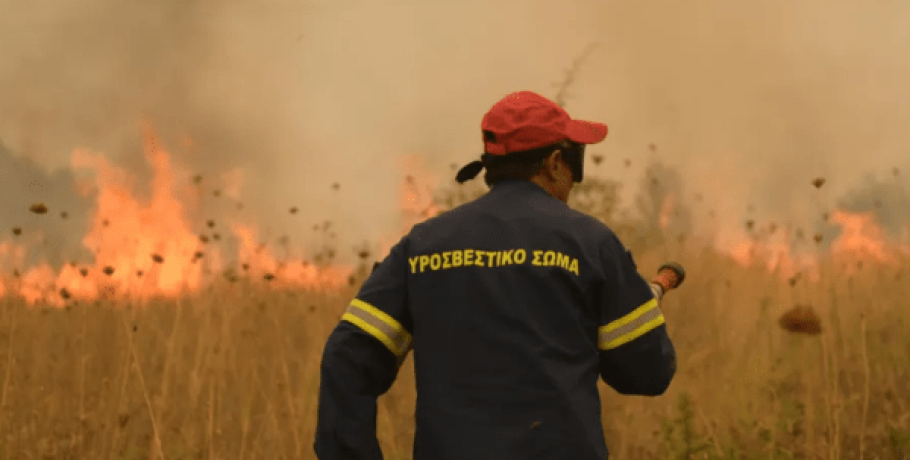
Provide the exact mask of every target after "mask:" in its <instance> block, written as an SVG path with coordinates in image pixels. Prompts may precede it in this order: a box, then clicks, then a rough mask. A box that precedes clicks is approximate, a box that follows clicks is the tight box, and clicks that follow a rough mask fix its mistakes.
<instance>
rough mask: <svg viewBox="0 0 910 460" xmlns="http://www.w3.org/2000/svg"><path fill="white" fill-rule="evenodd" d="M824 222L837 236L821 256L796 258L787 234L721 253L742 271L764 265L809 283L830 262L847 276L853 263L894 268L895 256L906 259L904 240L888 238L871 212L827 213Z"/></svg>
mask: <svg viewBox="0 0 910 460" xmlns="http://www.w3.org/2000/svg"><path fill="white" fill-rule="evenodd" d="M828 222H829V223H830V224H833V225H836V226H837V227H839V230H840V232H839V235H838V236H837V238H836V239H834V240H833V241H832V242H831V245H830V248H829V250H828V252H826V253H825V254H823V255H819V253H818V252H814V253H801V254H796V253H795V251H794V247H798V245H795V244H794V241H793V238H792V237H791V236H790V235H789V234H787V233H781V232H778V234H777V235H775V236H776V237H774V238H771V237H766V238H763V239H757V238H754V237H753V238H751V239H748V238H744V239H742V240H740V241H739V242H737V243H735V244H734V245H733V246H732V248H731V249H729V250H727V251H724V252H727V253H728V254H729V256H730V257H731V258H732V259H733V260H735V261H736V262H737V263H738V264H740V265H741V266H744V267H750V266H754V265H764V266H765V267H766V268H767V269H768V270H769V271H771V272H779V273H780V274H781V275H782V276H784V277H791V276H793V275H794V274H796V273H798V272H800V271H806V272H807V273H808V274H809V278H810V279H812V280H817V279H818V270H819V267H820V265H821V264H823V263H830V262H834V263H836V264H838V266H840V267H841V268H843V269H844V270H845V272H846V273H848V274H849V273H852V272H853V271H854V270H855V264H854V263H853V262H862V261H870V262H875V263H879V264H886V265H894V264H896V263H897V262H898V256H897V254H900V253H904V254H907V255H910V244H908V242H907V241H905V240H906V239H907V238H903V239H901V240H899V241H898V240H895V239H892V238H889V237H888V236H887V235H886V233H885V231H884V230H883V229H882V228H881V226H880V225H879V224H878V223H877V222H876V220H875V215H874V213H872V212H855V213H854V212H848V211H844V210H836V211H834V212H832V213H830V215H829V218H828ZM813 241H814V242H815V244H821V243H822V241H823V238H822V237H821V235H819V234H817V235H815V237H814V238H813Z"/></svg>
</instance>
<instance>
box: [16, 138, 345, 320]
mask: <svg viewBox="0 0 910 460" xmlns="http://www.w3.org/2000/svg"><path fill="white" fill-rule="evenodd" d="M143 140H144V143H143V144H144V156H145V159H146V160H147V162H148V164H149V165H150V166H151V169H152V172H153V174H152V177H151V181H150V184H149V185H150V190H151V193H150V196H149V197H148V199H146V200H141V199H139V198H137V196H136V195H135V194H134V192H133V186H134V185H135V183H136V179H135V178H134V177H132V176H131V175H130V174H128V173H127V172H126V171H125V170H123V169H120V168H117V167H115V166H113V165H111V164H110V163H109V162H108V161H107V160H106V159H105V157H104V156H102V155H100V154H95V153H91V152H87V151H84V150H77V151H75V152H73V155H72V159H71V165H72V167H73V168H75V169H88V170H91V171H92V172H93V173H94V177H93V180H92V182H91V183H88V182H82V183H80V185H79V191H80V192H81V193H87V194H91V195H94V197H95V204H96V206H95V211H94V214H93V216H92V217H91V228H90V229H89V230H88V232H87V233H86V235H85V236H84V238H83V239H82V243H83V245H84V246H85V247H86V248H88V249H89V250H90V251H92V253H93V254H94V260H93V262H92V263H90V264H85V265H79V264H75V263H72V264H67V265H64V266H62V267H60V268H59V269H56V270H55V269H53V268H52V267H51V266H49V265H47V264H40V265H37V266H34V267H30V268H27V269H25V270H24V272H23V273H21V274H18V272H16V273H17V275H14V276H13V277H7V278H4V277H0V296H10V295H12V296H17V297H21V298H22V299H24V300H25V301H27V302H28V303H29V304H35V303H38V302H45V303H49V304H52V305H58V306H61V305H63V304H64V303H65V301H66V300H68V299H76V300H94V299H99V298H114V299H117V298H127V299H149V298H153V297H176V296H178V295H181V294H184V293H190V292H193V291H197V290H199V289H201V288H202V287H204V286H205V285H206V284H208V283H211V282H213V281H214V280H215V279H216V278H217V277H216V276H214V275H213V274H217V273H219V272H223V271H224V269H225V268H226V267H225V265H226V264H225V263H224V262H223V260H226V256H225V254H224V252H225V248H224V245H217V246H216V243H212V244H207V242H208V241H209V239H208V237H207V236H205V235H200V231H199V230H198V229H196V227H202V226H201V225H199V226H194V225H193V224H192V221H191V220H190V219H189V214H198V212H193V211H198V201H199V199H198V198H199V190H198V189H194V188H192V187H186V188H184V189H180V190H178V189H177V187H176V185H177V184H179V183H181V178H182V177H183V176H188V175H186V174H180V173H178V171H177V170H176V168H175V167H174V165H172V163H171V156H170V154H169V153H168V152H167V151H166V150H165V149H164V148H163V147H162V146H161V145H160V143H159V141H158V139H157V138H156V136H155V134H154V133H153V131H152V130H151V128H149V127H148V126H145V127H144V129H143ZM198 177H199V176H197V178H198ZM195 182H196V185H199V182H200V180H196V181H195ZM241 184H242V174H241V172H240V171H239V170H232V171H230V172H228V173H227V174H225V175H224V176H222V183H221V184H219V185H221V186H222V188H221V189H219V192H224V194H225V196H227V197H230V198H234V199H239V198H240V191H241ZM178 192H179V193H178ZM219 195H220V193H219ZM34 207H35V206H33V208H34ZM32 211H33V212H35V211H34V209H33V210H32ZM194 220H199V221H202V219H194ZM213 223H214V221H212V220H211V219H209V225H208V227H207V228H211V227H212V224H213ZM225 224H226V227H229V228H231V229H232V230H233V233H234V235H235V236H236V237H237V239H238V241H239V244H238V247H237V252H238V253H237V257H236V260H237V261H238V262H237V264H238V265H239V264H241V263H242V264H243V265H244V266H246V267H248V269H249V270H248V271H249V273H250V274H253V275H256V276H261V277H262V278H264V279H266V280H268V281H270V282H271V284H272V286H274V287H277V288H292V287H305V288H312V289H331V288H336V287H338V286H341V285H342V284H344V283H346V282H347V279H348V276H349V275H350V273H352V272H353V270H352V269H350V268H347V267H344V266H341V265H333V266H331V267H317V266H315V265H312V264H308V263H306V262H305V261H304V260H303V259H288V260H282V261H279V260H278V259H277V258H275V257H274V256H273V255H272V251H271V249H269V248H268V247H262V245H260V244H259V242H258V240H257V236H256V235H257V230H256V227H255V225H252V224H244V223H240V222H225ZM219 225H220V223H219ZM16 233H17V236H18V232H16ZM212 238H213V239H214V240H215V241H216V242H217V241H219V240H220V239H221V238H220V235H218V234H217V233H213V234H212ZM27 249H28V247H27V246H26V245H25V244H22V245H19V244H14V243H0V269H2V270H3V272H8V271H10V270H9V269H10V268H13V269H15V268H20V267H21V265H22V263H23V261H24V259H25V256H26V254H27V252H28V251H27ZM238 270H239V267H238ZM4 274H5V273H4Z"/></svg>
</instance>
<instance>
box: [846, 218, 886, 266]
mask: <svg viewBox="0 0 910 460" xmlns="http://www.w3.org/2000/svg"><path fill="white" fill-rule="evenodd" d="M831 221H832V222H834V223H836V224H837V225H839V226H840V227H841V230H842V233H841V234H840V236H839V237H838V238H837V239H836V240H835V241H834V242H833V243H832V244H831V251H832V253H833V255H835V256H839V257H842V258H843V257H849V258H872V259H875V260H876V261H879V262H894V261H895V259H894V256H893V255H892V254H890V253H889V250H890V248H889V244H888V243H887V242H886V241H885V237H884V231H882V228H881V227H879V225H878V224H877V223H876V222H875V215H874V214H873V213H871V212H868V213H850V212H847V211H840V210H838V211H835V212H834V213H832V214H831Z"/></svg>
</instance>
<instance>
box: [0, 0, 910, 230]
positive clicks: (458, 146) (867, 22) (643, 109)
mask: <svg viewBox="0 0 910 460" xmlns="http://www.w3.org/2000/svg"><path fill="white" fill-rule="evenodd" d="M0 1H2V3H3V4H2V6H0V10H2V11H4V12H5V13H4V14H3V16H2V17H0V50H3V52H2V59H0V140H2V142H3V143H4V144H5V145H6V147H7V149H8V150H9V151H10V152H13V153H12V154H11V156H13V157H15V158H17V159H21V158H29V159H30V160H29V161H31V162H32V163H33V164H35V165H40V167H41V168H43V169H44V170H45V173H46V174H48V175H49V176H48V177H58V176H52V175H53V174H54V171H58V170H60V169H66V168H68V167H69V166H68V165H69V157H70V154H71V152H72V151H73V150H74V149H76V148H87V149H89V150H92V151H98V152H103V153H104V154H105V155H107V156H108V157H109V158H112V159H114V160H115V161H116V162H119V163H121V164H126V165H128V166H129V167H130V168H131V169H133V170H134V171H137V172H138V173H140V174H141V173H142V172H147V169H146V168H147V166H146V165H145V164H144V162H143V160H142V158H141V155H140V152H141V132H140V124H141V123H142V122H143V121H149V122H150V123H151V124H152V126H153V127H154V128H155V130H156V131H157V132H158V133H159V134H160V135H161V138H162V141H163V142H164V144H165V146H166V147H167V148H168V150H170V151H171V152H172V153H173V154H174V156H175V161H178V162H181V163H183V164H185V165H188V167H189V168H190V169H191V170H192V171H193V172H194V173H195V172H198V173H201V174H203V175H204V176H205V177H210V176H217V175H220V174H223V173H225V172H227V171H230V170H233V169H234V168H239V169H240V170H241V171H243V174H244V181H243V184H244V190H243V200H244V201H245V202H246V204H247V207H248V208H250V209H254V210H255V212H257V213H258V215H259V218H260V220H261V221H262V222H264V227H266V228H267V229H268V228H274V229H282V231H284V230H287V231H289V232H291V233H292V234H293V233H295V232H296V233H298V234H301V235H302V234H305V232H307V231H308V230H309V229H310V227H311V226H312V224H313V223H314V222H320V221H322V220H324V219H333V220H335V222H336V223H337V224H339V225H336V228H338V229H339V232H341V235H340V236H342V237H343V238H346V239H348V240H351V241H355V240H359V239H372V238H376V237H378V236H381V235H387V234H389V232H394V231H395V230H397V229H398V227H397V219H398V217H397V209H398V203H397V198H396V191H397V188H396V187H397V185H398V183H399V181H400V179H401V176H402V174H400V173H399V170H398V169H397V168H398V167H397V165H396V158H397V157H398V156H399V155H420V156H424V157H425V158H426V159H427V165H428V168H429V173H432V174H436V175H439V177H441V180H443V181H450V180H452V178H450V177H449V176H450V175H452V171H451V167H450V165H451V164H452V163H457V164H459V165H460V164H464V163H466V162H468V161H471V160H473V159H474V158H475V157H476V156H477V155H478V154H479V153H480V149H481V143H480V136H479V122H480V119H481V117H482V115H483V113H484V112H485V111H486V110H487V109H488V108H489V107H490V106H491V105H492V104H493V103H494V102H495V101H496V100H498V99H499V98H500V97H502V96H503V95H505V94H507V93H509V92H512V91H516V90H522V89H528V90H533V91H537V92H539V93H541V94H544V95H546V96H549V97H555V95H556V93H557V89H558V87H557V85H558V83H559V82H560V81H561V80H562V78H563V76H564V75H563V73H564V71H565V70H566V69H567V68H569V67H570V66H571V65H572V63H573V61H574V60H575V59H576V58H577V56H578V54H579V53H580V52H581V51H582V50H583V49H585V47H586V46H588V45H589V44H592V43H595V44H596V45H597V46H596V47H595V48H594V49H593V51H592V52H591V53H590V54H589V55H588V56H587V58H586V60H585V61H584V63H582V65H580V67H579V70H578V73H577V74H576V75H575V78H574V80H573V83H572V86H571V87H570V89H569V93H568V95H567V98H566V108H567V110H569V112H570V113H571V114H572V115H573V116H574V117H577V118H582V119H592V120H598V121H603V122H605V123H607V124H608V125H609V126H610V134H609V135H608V137H607V139H606V141H605V142H604V143H603V144H600V145H598V146H594V147H592V148H591V149H590V150H589V151H590V152H591V153H599V154H603V155H604V157H605V160H604V161H603V163H601V164H600V165H599V166H597V167H589V168H588V170H589V171H592V174H601V175H605V176H609V177H611V178H614V179H616V180H620V181H622V182H623V183H625V184H628V187H627V188H626V189H625V190H624V193H625V199H626V200H627V202H628V203H630V204H631V203H632V199H631V198H632V197H631V196H630V195H632V194H634V193H635V191H636V190H635V184H637V183H639V181H640V177H641V174H642V173H643V171H644V168H645V167H646V165H647V163H648V162H650V161H652V160H659V161H661V162H662V163H664V164H666V165H669V166H671V167H676V168H678V170H679V171H680V174H681V177H682V179H683V181H684V182H683V186H684V189H685V192H686V196H682V197H679V200H680V201H682V202H687V201H688V200H690V199H691V197H692V196H694V195H696V194H702V195H703V196H704V199H703V200H702V201H700V202H699V203H697V205H696V204H694V203H693V206H695V208H693V214H692V220H693V224H694V225H695V226H696V227H699V226H701V227H702V228H703V229H707V228H710V227H712V226H717V225H739V224H740V222H741V221H742V219H743V218H744V217H743V216H744V215H745V214H746V208H747V206H749V205H752V206H753V207H754V209H755V211H754V213H755V215H753V217H758V218H761V219H767V220H772V219H773V220H789V221H793V222H794V223H795V224H797V225H799V224H801V223H808V222H814V221H816V220H817V219H818V215H820V214H821V213H822V212H823V210H824V209H826V208H830V207H832V206H834V205H835V204H836V203H837V202H838V199H839V197H840V196H842V195H844V194H847V193H848V191H850V190H851V189H852V188H854V187H860V186H862V184H863V183H864V177H866V176H868V175H869V174H873V175H874V174H889V175H890V172H891V170H892V168H893V167H900V168H902V169H903V170H905V171H910V160H908V158H910V154H908V153H910V149H908V147H910V129H908V128H910V85H908V84H907V82H908V81H910V4H908V3H907V2H904V1H898V0H883V1H880V2H874V3H869V2H861V1H858V0H835V1H830V2H824V3H823V4H822V3H804V2H803V3H800V2H797V3H794V2H788V1H784V0H769V1H762V2H729V1H722V0H704V1H700V2H674V1H668V0H650V1H645V2H628V1H595V0H566V1H543V0H532V1H528V0H501V1H480V0H464V1H458V2H454V1H449V2H441V1H429V2H428V1H419V2H418V1H414V0H393V1H389V2H367V1H362V0H333V1H328V0H314V1H298V2H289V1H278V0H264V1H262V2H239V1H223V2H215V1H207V0H200V1H193V2H185V1H177V0H162V1H156V2H118V1H115V0H93V1H81V2H73V1H66V0H35V1H30V2H24V1H19V0H0ZM650 144H654V145H655V146H656V148H654V149H650V148H649V147H648V146H649V145H650ZM2 155H3V153H0V156H2ZM625 159H630V160H631V163H632V166H631V167H628V168H626V167H625V166H624V162H623V160H625ZM17 161H18V160H17ZM18 164H20V163H18V162H9V161H7V162H4V163H3V165H4V168H19V167H22V168H24V167H25V166H15V165H18ZM817 176H824V177H826V179H827V182H826V185H825V186H824V187H823V188H822V189H820V190H815V189H814V188H813V187H812V186H811V185H810V181H811V180H812V179H813V178H814V177H817ZM904 177H906V175H904V176H896V179H895V180H897V181H899V182H900V183H901V184H904V185H905V182H903V181H905V180H906V179H904ZM335 182H338V183H340V184H341V187H340V188H339V189H338V190H337V191H336V190H333V188H332V184H333V183H335ZM901 186H903V185H901ZM53 190H55V192H54V193H60V194H65V193H66V192H64V191H62V190H61V191H59V192H58V191H57V189H53ZM4 191H5V192H6V193H8V194H9V195H7V196H11V197H12V198H13V199H12V200H11V201H10V202H29V200H30V197H31V196H32V195H33V194H34V190H33V189H30V188H28V187H15V188H10V187H9V186H6V187H5V189H4ZM290 206H298V207H299V208H300V213H299V215H297V216H296V217H293V216H289V215H288V213H287V209H288V208H289V207H290ZM712 210H713V211H716V216H717V218H716V219H713V220H712V219H709V218H708V217H707V216H708V213H709V212H710V211H712ZM15 212H19V211H14V210H9V209H4V210H2V211H0V222H2V223H3V224H6V223H7V222H10V221H11V220H12V219H13V218H15V217H16V216H15V215H12V214H10V213H15ZM277 231H278V230H275V232H277ZM275 232H273V234H276V233H275Z"/></svg>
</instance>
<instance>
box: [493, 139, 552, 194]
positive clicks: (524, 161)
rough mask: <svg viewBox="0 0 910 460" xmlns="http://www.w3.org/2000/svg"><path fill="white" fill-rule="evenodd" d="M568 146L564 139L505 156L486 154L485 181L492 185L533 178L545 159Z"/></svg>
mask: <svg viewBox="0 0 910 460" xmlns="http://www.w3.org/2000/svg"><path fill="white" fill-rule="evenodd" d="M568 147H569V145H568V144H566V142H565V141H563V142H557V143H556V144H551V145H548V146H546V147H541V148H539V149H534V150H526V151H524V152H514V153H510V154H509V155H507V156H504V157H499V156H492V155H484V167H485V169H486V172H485V173H484V176H483V181H484V182H486V183H487V186H489V187H492V186H493V185H495V184H496V183H497V182H499V181H501V180H503V179H517V180H525V181H527V180H531V178H532V177H534V176H535V175H536V174H537V173H538V172H540V168H542V167H543V163H544V160H545V159H547V158H548V157H549V156H550V155H551V154H553V152H555V151H556V150H560V149H561V150H563V151H564V152H565V150H566V148H568Z"/></svg>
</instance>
